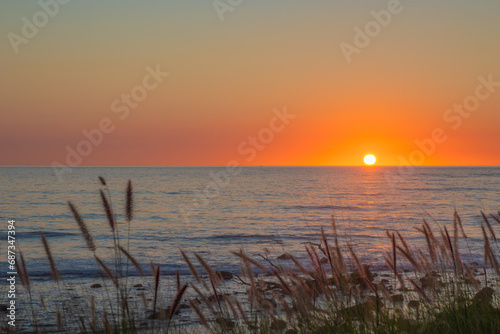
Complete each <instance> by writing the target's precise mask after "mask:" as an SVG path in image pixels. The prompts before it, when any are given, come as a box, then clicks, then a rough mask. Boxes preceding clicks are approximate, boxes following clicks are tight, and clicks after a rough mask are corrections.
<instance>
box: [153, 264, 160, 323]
mask: <svg viewBox="0 0 500 334" xmlns="http://www.w3.org/2000/svg"><path fill="white" fill-rule="evenodd" d="M153 274H154V277H155V290H154V291H155V297H154V302H153V315H155V314H156V301H157V300H158V287H159V286H160V265H158V266H156V267H155V269H154V271H153Z"/></svg>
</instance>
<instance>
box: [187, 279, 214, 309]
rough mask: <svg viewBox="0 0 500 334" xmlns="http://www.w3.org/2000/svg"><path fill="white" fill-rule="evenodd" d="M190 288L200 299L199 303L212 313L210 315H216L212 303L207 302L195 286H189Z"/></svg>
mask: <svg viewBox="0 0 500 334" xmlns="http://www.w3.org/2000/svg"><path fill="white" fill-rule="evenodd" d="M191 287H192V288H193V289H194V291H195V292H196V293H197V294H198V297H200V299H201V301H202V302H203V303H204V304H205V305H206V306H207V307H208V309H209V310H210V311H211V312H212V314H214V315H216V314H217V312H215V310H214V308H213V307H212V303H211V302H210V301H209V300H208V298H207V297H206V296H205V295H204V294H203V293H202V292H201V291H200V289H198V288H197V287H196V286H195V285H193V284H191Z"/></svg>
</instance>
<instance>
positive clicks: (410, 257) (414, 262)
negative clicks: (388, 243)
mask: <svg viewBox="0 0 500 334" xmlns="http://www.w3.org/2000/svg"><path fill="white" fill-rule="evenodd" d="M396 248H397V249H398V250H399V253H400V254H401V255H403V257H404V258H405V259H406V260H407V261H408V262H410V264H411V265H412V266H413V268H414V269H416V270H418V271H423V268H422V265H421V264H420V263H418V261H417V260H416V259H415V258H414V257H413V254H411V253H407V252H406V250H405V249H403V247H401V246H396Z"/></svg>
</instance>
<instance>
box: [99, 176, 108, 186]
mask: <svg viewBox="0 0 500 334" xmlns="http://www.w3.org/2000/svg"><path fill="white" fill-rule="evenodd" d="M98 178H99V181H100V182H101V184H102V185H103V186H105V187H107V184H106V180H104V178H103V177H102V176H99V177H98Z"/></svg>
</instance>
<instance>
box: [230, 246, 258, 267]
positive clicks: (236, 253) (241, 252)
mask: <svg viewBox="0 0 500 334" xmlns="http://www.w3.org/2000/svg"><path fill="white" fill-rule="evenodd" d="M231 253H232V254H234V255H236V256H237V257H239V258H241V259H242V260H243V261H244V262H248V263H251V264H253V265H254V266H256V267H257V268H259V269H260V270H261V271H263V272H265V271H267V268H266V267H265V266H263V265H262V264H260V263H259V262H257V261H255V260H254V259H252V258H250V257H248V256H247V255H246V254H245V253H244V252H243V250H241V249H240V251H239V252H231Z"/></svg>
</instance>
